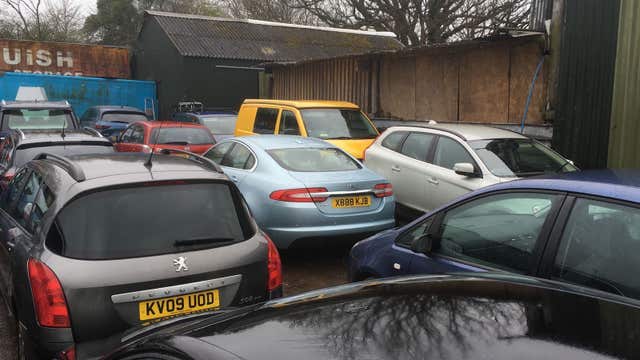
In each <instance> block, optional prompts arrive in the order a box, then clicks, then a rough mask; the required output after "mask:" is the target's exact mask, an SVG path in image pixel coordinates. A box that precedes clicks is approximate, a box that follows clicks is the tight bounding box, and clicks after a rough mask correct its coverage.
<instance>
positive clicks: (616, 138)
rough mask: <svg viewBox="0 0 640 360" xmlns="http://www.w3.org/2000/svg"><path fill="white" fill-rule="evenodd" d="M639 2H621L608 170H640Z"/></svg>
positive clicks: (634, 0) (632, 0)
mask: <svg viewBox="0 0 640 360" xmlns="http://www.w3.org/2000/svg"><path fill="white" fill-rule="evenodd" d="M638 19H640V1H636V0H623V1H622V4H621V8H620V25H619V30H618V52H617V56H616V73H615V82H614V89H613V104H612V110H611V133H610V136H609V139H610V140H609V163H608V165H609V167H612V168H621V167H634V168H638V167H640V141H638V139H640V26H638Z"/></svg>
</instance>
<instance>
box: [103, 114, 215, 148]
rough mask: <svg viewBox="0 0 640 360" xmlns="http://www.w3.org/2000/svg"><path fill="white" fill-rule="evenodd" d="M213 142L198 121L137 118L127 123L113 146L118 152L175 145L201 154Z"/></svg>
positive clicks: (211, 136) (208, 132) (205, 128)
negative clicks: (195, 122)
mask: <svg viewBox="0 0 640 360" xmlns="http://www.w3.org/2000/svg"><path fill="white" fill-rule="evenodd" d="M215 143H216V141H215V140H214V139H213V135H211V132H210V131H209V129H208V128H207V127H205V126H203V125H200V124H192V123H183V122H174V121H138V122H134V123H132V124H131V125H129V126H127V128H126V129H125V130H124V131H123V132H122V135H121V136H120V138H119V139H118V141H117V142H116V143H115V144H114V147H115V148H116V151H119V152H146V153H148V152H151V151H155V152H158V151H160V150H162V149H178V150H186V151H190V152H193V153H196V154H202V153H204V152H205V151H207V150H209V148H210V147H211V146H213V144H215Z"/></svg>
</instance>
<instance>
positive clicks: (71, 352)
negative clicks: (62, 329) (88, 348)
mask: <svg viewBox="0 0 640 360" xmlns="http://www.w3.org/2000/svg"><path fill="white" fill-rule="evenodd" d="M58 358H59V359H60V360H76V347H75V346H72V347H70V348H68V349H66V350H64V351H61V352H60V354H58Z"/></svg>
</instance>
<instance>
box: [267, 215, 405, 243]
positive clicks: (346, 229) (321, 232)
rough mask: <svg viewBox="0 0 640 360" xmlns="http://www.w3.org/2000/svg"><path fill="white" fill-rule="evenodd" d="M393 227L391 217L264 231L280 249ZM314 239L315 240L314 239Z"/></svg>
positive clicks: (393, 222) (393, 221)
mask: <svg viewBox="0 0 640 360" xmlns="http://www.w3.org/2000/svg"><path fill="white" fill-rule="evenodd" d="M394 226H395V220H394V218H393V217H391V218H388V219H383V220H378V221H370V222H365V223H354V224H343V225H328V226H304V227H285V228H277V227H274V228H265V229H264V230H265V231H266V232H267V233H268V234H269V236H270V237H271V238H272V239H273V241H274V243H275V244H276V245H277V246H278V248H280V249H287V248H289V247H290V246H291V245H292V244H293V243H294V242H296V241H297V240H299V239H300V241H303V240H304V241H310V242H311V241H316V240H315V239H317V238H321V237H327V238H329V237H337V236H344V235H357V234H367V233H374V232H378V231H382V230H386V229H389V228H392V227H394ZM314 238H315V239H314Z"/></svg>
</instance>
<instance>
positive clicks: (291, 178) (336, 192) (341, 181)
mask: <svg viewBox="0 0 640 360" xmlns="http://www.w3.org/2000/svg"><path fill="white" fill-rule="evenodd" d="M204 156H205V157H208V158H209V159H211V160H213V161H214V162H216V163H218V164H220V165H221V166H222V169H223V170H224V172H225V173H226V174H227V175H228V176H229V178H231V180H232V181H234V182H235V183H236V184H237V185H238V188H239V189H240V192H241V193H242V194H243V195H244V197H245V199H246V200H247V203H248V204H249V208H250V209H251V212H252V213H253V215H254V216H255V218H256V221H257V222H258V224H259V225H260V227H261V228H262V229H263V230H264V231H265V232H266V233H267V234H269V236H270V237H271V238H272V239H273V241H274V242H275V243H276V245H277V246H278V247H279V248H289V247H290V246H291V245H292V244H294V243H296V246H298V245H301V246H305V245H317V244H318V242H319V241H322V242H324V241H326V240H327V239H328V240H330V241H331V240H333V239H335V240H336V241H346V240H343V239H341V238H342V237H343V236H345V235H347V236H348V237H349V239H352V240H358V239H359V237H358V236H361V237H364V236H365V235H367V234H372V233H376V232H378V231H381V230H385V229H388V228H391V227H393V226H394V225H395V220H394V209H395V202H394V197H393V189H392V187H391V185H390V184H389V182H388V181H387V180H386V179H385V178H383V177H382V176H380V175H378V174H376V173H374V172H373V171H371V170H369V169H367V168H366V167H364V166H363V165H362V164H361V163H360V162H359V161H358V160H356V159H355V158H353V157H352V156H351V155H349V154H347V153H346V152H344V151H342V150H341V149H340V148H338V147H336V146H335V145H332V144H330V143H328V142H326V141H323V140H320V139H314V138H305V137H300V136H291V135H260V136H245V137H239V138H233V139H228V140H224V141H221V142H220V143H218V144H217V145H215V146H214V147H213V148H211V149H210V150H209V151H208V152H207V153H205V155H204Z"/></svg>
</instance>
